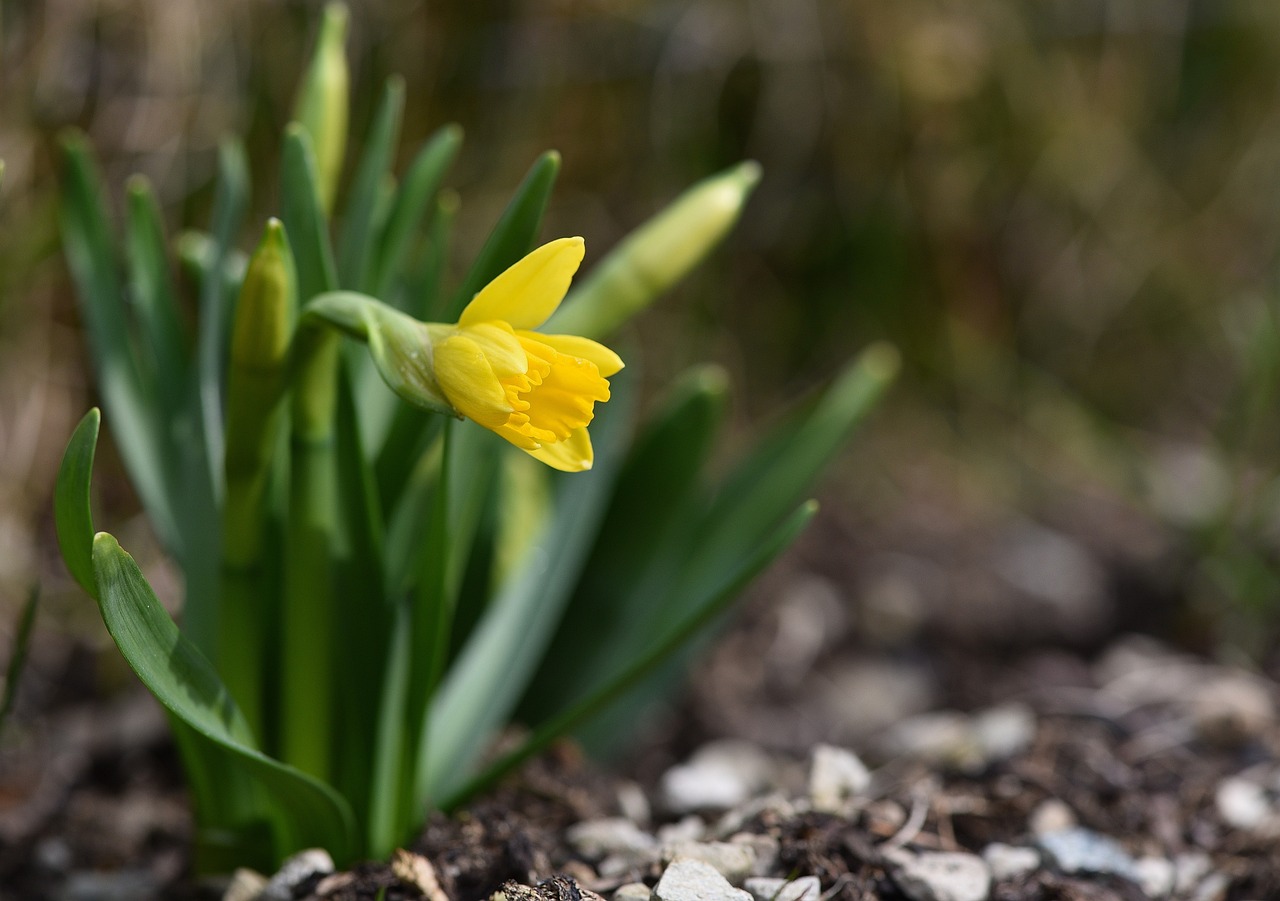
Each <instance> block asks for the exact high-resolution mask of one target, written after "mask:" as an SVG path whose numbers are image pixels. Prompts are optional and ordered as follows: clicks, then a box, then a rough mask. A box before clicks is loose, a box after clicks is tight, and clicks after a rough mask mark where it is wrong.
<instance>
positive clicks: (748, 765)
mask: <svg viewBox="0 0 1280 901" xmlns="http://www.w3.org/2000/svg"><path fill="white" fill-rule="evenodd" d="M772 778H773V764H772V762H771V761H770V760H769V758H768V756H767V755H766V754H765V753H764V752H763V751H761V750H760V749H759V748H757V747H756V746H755V745H753V744H750V743H748V742H743V741H717V742H711V743H710V744H707V745H704V746H703V747H702V748H700V749H699V750H698V751H697V753H695V754H694V755H693V757H691V758H689V760H688V761H687V762H686V763H683V764H680V765H679V766H674V767H672V768H671V769H669V770H667V771H666V772H665V773H664V774H663V775H662V783H661V791H662V798H663V801H664V802H665V804H666V806H667V808H668V809H669V810H672V811H674V812H676V813H690V812H692V811H695V810H706V809H712V810H727V809H729V808H730V807H733V806H734V805H736V804H741V803H742V802H744V801H746V800H748V799H749V798H751V797H752V796H753V795H754V794H756V792H758V791H760V790H761V789H763V788H764V787H765V786H767V785H768V784H769V783H770V782H771V781H772Z"/></svg>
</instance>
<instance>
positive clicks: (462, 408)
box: [435, 335, 512, 429]
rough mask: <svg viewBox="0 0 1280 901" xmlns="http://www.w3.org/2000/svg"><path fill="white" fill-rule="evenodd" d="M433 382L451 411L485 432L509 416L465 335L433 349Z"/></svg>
mask: <svg viewBox="0 0 1280 901" xmlns="http://www.w3.org/2000/svg"><path fill="white" fill-rule="evenodd" d="M435 369H436V381H437V382H439V383H440V389H441V390H442V391H443V392H444V395H445V397H447V398H448V399H449V403H451V404H452V405H453V408H454V409H455V410H457V411H458V412H459V413H461V414H462V415H463V416H466V417H467V418H468V419H474V420H475V421H476V422H478V423H480V425H482V426H484V427H485V428H487V429H496V428H497V427H498V426H500V425H503V424H504V423H505V422H506V421H507V417H508V416H509V415H510V414H511V412H512V407H511V404H510V403H509V402H508V400H507V394H506V391H505V389H504V388H503V387H502V383H501V382H499V381H498V377H497V376H496V375H494V372H493V367H492V366H490V365H489V361H488V360H487V359H486V358H485V355H484V351H483V350H482V349H481V347H480V345H479V344H477V343H476V342H475V341H472V340H471V339H470V338H468V337H466V336H465V335H454V336H452V337H450V338H446V339H445V340H444V341H442V342H440V343H439V344H437V345H436V347H435Z"/></svg>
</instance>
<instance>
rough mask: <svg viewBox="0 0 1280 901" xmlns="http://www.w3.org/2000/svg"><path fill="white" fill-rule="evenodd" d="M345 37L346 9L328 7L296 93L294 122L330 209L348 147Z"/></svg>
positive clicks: (331, 5) (347, 82)
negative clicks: (307, 139) (311, 152)
mask: <svg viewBox="0 0 1280 901" xmlns="http://www.w3.org/2000/svg"><path fill="white" fill-rule="evenodd" d="M346 37H347V7H346V6H345V5H343V4H341V3H330V4H329V5H328V6H326V7H325V9H324V21H323V23H322V24H321V26H320V36H319V38H318V39H317V41H316V49H315V54H314V55H313V56H312V57H311V65H310V66H309V67H308V68H307V74H306V77H305V78H304V79H303V82H302V87H301V89H300V90H299V92H298V102H297V105H296V106H295V107H294V113H293V118H294V119H295V120H296V121H297V122H298V123H300V124H301V125H302V127H303V128H305V129H306V130H307V134H309V135H310V136H311V143H312V146H313V147H314V149H315V154H316V175H317V177H318V180H319V183H320V202H321V204H322V205H323V206H324V210H325V212H326V213H328V212H330V211H331V210H332V209H333V201H334V197H335V195H336V194H337V190H338V176H339V175H340V174H341V172H342V157H343V154H344V153H345V152H346V146H347V107H348V105H349V99H350V98H349V95H350V87H349V84H350V77H349V75H348V73H347V56H346V52H345V50H344V48H343V45H344V43H345V42H346Z"/></svg>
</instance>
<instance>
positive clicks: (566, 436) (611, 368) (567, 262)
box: [427, 238, 623, 472]
mask: <svg viewBox="0 0 1280 901" xmlns="http://www.w3.org/2000/svg"><path fill="white" fill-rule="evenodd" d="M583 253H584V245H583V241H582V239H581V238H561V239H559V240H557V241H552V242H551V243H549V244H544V245H543V246H541V247H539V248H538V249H537V250H534V251H533V252H532V253H530V254H529V255H528V256H526V257H525V258H524V259H522V260H520V261H519V262H518V263H516V264H515V265H513V266H512V267H511V268H509V269H507V270H506V271H505V272H503V273H502V274H501V275H499V276H498V277H497V278H495V279H494V280H493V281H492V282H490V283H489V284H488V286H486V287H485V288H484V289H483V290H482V291H481V292H480V293H479V294H477V295H476V296H475V298H474V299H473V300H472V301H471V303H469V304H468V305H467V308H466V309H465V310H463V311H462V316H461V317H460V318H459V320H458V323H457V325H434V324H432V325H428V326H427V331H428V334H429V335H430V339H431V348H432V364H433V369H434V374H435V379H436V383H437V384H438V385H439V386H440V390H441V393H443V394H444V396H445V398H446V399H447V400H448V401H449V403H450V405H451V406H452V407H453V408H454V409H455V410H457V411H458V412H459V413H461V414H462V415H463V416H465V417H467V418H468V419H471V420H474V421H475V422H478V423H479V424H480V425H482V426H484V427H485V428H487V429H490V430H491V431H493V432H496V433H497V434H499V435H501V436H502V437H503V438H505V439H506V440H507V441H510V442H511V443H512V444H514V445H515V446H516V447H518V448H520V449H521V450H523V451H526V452H528V453H529V454H530V455H531V456H533V457H535V458H536V459H538V460H541V461H542V462H543V463H546V464H547V465H548V466H552V467H554V468H556V469H560V470H564V471H566V472H580V471H582V470H584V469H590V468H591V463H592V451H591V438H590V437H589V436H588V434H587V425H588V424H589V423H590V422H591V419H592V417H593V416H594V415H595V405H596V404H597V403H603V402H604V401H607V400H608V399H609V382H608V381H607V380H608V378H609V376H611V375H613V374H614V373H616V372H617V371H618V370H620V369H621V368H622V365H623V364H622V360H621V359H620V358H619V357H618V355H617V354H616V353H614V352H613V351H611V350H610V349H609V348H607V347H605V346H604V345H603V344H598V343H597V342H595V341H592V340H590V339H588V338H580V337H578V336H576V335H543V334H540V333H538V332H535V331H533V329H536V328H537V327H538V326H540V325H542V323H543V322H545V321H546V320H547V318H548V317H549V316H550V315H551V314H552V313H554V312H555V310H556V308H557V307H558V306H559V305H560V301H561V300H562V299H563V298H564V295H565V292H566V291H568V290H569V282H570V281H571V280H572V279H573V275H574V273H575V272H577V270H578V265H579V264H580V263H581V262H582V257H583Z"/></svg>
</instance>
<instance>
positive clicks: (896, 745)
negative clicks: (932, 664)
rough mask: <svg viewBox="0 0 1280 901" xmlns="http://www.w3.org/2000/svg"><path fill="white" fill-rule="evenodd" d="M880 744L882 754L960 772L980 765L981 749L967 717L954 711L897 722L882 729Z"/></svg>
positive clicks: (934, 713) (923, 715)
mask: <svg viewBox="0 0 1280 901" xmlns="http://www.w3.org/2000/svg"><path fill="white" fill-rule="evenodd" d="M881 744H882V746H883V749H884V751H885V753H886V754H889V755H892V756H894V757H899V756H901V757H914V758H917V759H919V760H923V761H926V762H928V763H932V764H937V765H940V766H950V767H956V768H958V769H961V770H973V769H978V768H980V767H981V765H982V749H981V748H979V747H978V744H977V739H976V738H975V736H974V734H973V730H972V729H971V728H970V726H969V717H967V716H966V715H964V714H963V713H959V712H958V711H955V710H938V711H934V712H931V713H921V714H918V715H916V716H912V717H908V718H906V719H904V720H900V721H899V722H897V723H895V724H894V725H893V726H891V727H890V728H889V729H888V730H886V732H885V734H884V736H883V738H882V739H881Z"/></svg>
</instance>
